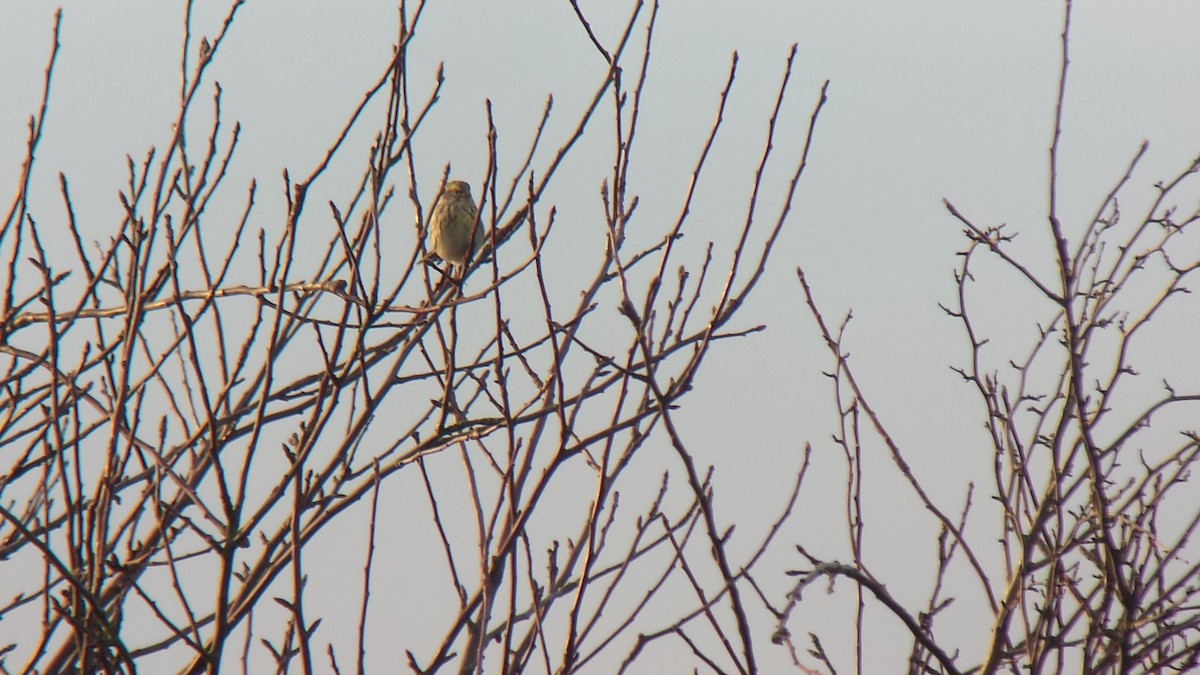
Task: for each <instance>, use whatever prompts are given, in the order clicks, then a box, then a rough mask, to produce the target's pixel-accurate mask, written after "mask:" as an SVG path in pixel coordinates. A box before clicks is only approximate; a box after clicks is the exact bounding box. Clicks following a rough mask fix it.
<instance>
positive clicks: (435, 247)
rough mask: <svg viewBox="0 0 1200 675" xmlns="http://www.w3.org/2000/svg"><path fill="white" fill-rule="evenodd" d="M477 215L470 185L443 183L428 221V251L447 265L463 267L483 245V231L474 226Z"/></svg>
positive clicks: (458, 182) (465, 183) (457, 182)
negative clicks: (443, 187) (442, 188)
mask: <svg viewBox="0 0 1200 675" xmlns="http://www.w3.org/2000/svg"><path fill="white" fill-rule="evenodd" d="M477 213H478V211H477V209H476V208H475V200H474V199H472V198H471V185H470V184H469V183H467V182H466V181H463V180H452V181H450V182H449V183H446V189H445V190H443V191H442V196H441V197H440V198H439V199H438V202H437V204H436V205H434V207H433V215H432V216H430V217H429V250H430V251H431V252H433V253H436V254H437V256H438V257H439V258H441V259H442V260H444V261H446V262H447V263H450V264H453V265H462V266H465V265H466V263H467V262H468V261H469V260H470V258H471V255H470V254H471V253H472V252H473V251H475V250H478V249H479V247H480V246H482V245H483V229H482V228H480V227H477V226H476V214H477Z"/></svg>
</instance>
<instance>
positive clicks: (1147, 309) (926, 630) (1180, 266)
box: [778, 2, 1200, 673]
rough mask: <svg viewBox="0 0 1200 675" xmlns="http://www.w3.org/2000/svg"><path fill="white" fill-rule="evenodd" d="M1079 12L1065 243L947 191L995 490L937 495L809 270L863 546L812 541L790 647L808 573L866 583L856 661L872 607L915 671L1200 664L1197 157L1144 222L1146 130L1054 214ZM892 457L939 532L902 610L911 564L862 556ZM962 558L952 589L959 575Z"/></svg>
mask: <svg viewBox="0 0 1200 675" xmlns="http://www.w3.org/2000/svg"><path fill="white" fill-rule="evenodd" d="M1066 7H1067V10H1066V16H1067V20H1066V25H1065V27H1064V31H1063V35H1062V50H1063V51H1062V64H1063V65H1062V70H1061V76H1060V80H1059V91H1058V104H1057V107H1056V117H1055V121H1056V124H1055V127H1054V137H1053V142H1052V144H1051V147H1050V153H1049V161H1050V179H1049V180H1050V184H1049V195H1050V201H1049V213H1048V216H1047V225H1048V229H1049V234H1050V236H1049V237H1047V238H1046V241H1049V242H1050V245H1051V246H1053V249H1054V250H1053V257H1052V259H1053V260H1054V263H1055V264H1054V268H1053V270H1052V271H1051V273H1044V272H1040V271H1038V269H1039V267H1038V265H1037V264H1036V263H1033V262H1030V260H1031V259H1036V255H1035V254H1036V253H1037V252H1036V251H1035V250H1032V249H1031V248H1030V247H1029V246H1020V245H1018V244H1017V243H1016V242H1015V241H1014V240H1015V238H1016V235H1017V231H1016V230H1015V229H1014V228H1012V227H1008V226H1005V225H999V226H984V225H980V224H978V223H977V221H976V220H975V219H974V218H973V217H971V216H969V215H966V214H964V213H962V212H960V210H959V209H958V208H956V207H955V206H954V205H953V204H952V203H951V202H950V201H946V204H945V205H946V208H947V210H948V211H949V213H950V214H951V215H952V216H953V218H955V219H956V220H957V222H958V223H960V224H961V225H962V226H963V228H964V229H963V232H964V234H965V236H966V239H967V244H966V247H965V248H964V249H963V250H962V252H961V263H960V266H959V268H958V270H957V273H956V279H957V282H958V284H957V298H956V301H955V302H954V303H952V304H950V305H949V306H944V307H943V309H944V310H945V312H946V313H947V314H948V315H950V316H951V317H953V318H954V319H955V320H957V321H959V322H960V323H961V325H962V327H963V330H964V333H965V336H966V338H967V345H968V347H969V350H970V351H969V353H970V357H969V359H968V360H967V362H966V363H965V364H963V365H959V366H955V367H954V370H955V372H957V373H958V374H959V375H961V377H962V380H963V381H964V382H965V383H966V385H967V386H968V387H969V388H970V390H971V392H972V394H973V396H974V397H975V398H977V400H978V401H979V402H980V403H981V404H982V410H983V413H984V414H983V422H984V426H985V428H986V430H987V435H988V438H990V447H989V448H987V453H986V457H987V460H986V461H988V462H989V463H990V465H991V470H990V472H989V473H990V474H991V477H992V482H991V483H990V484H987V485H986V486H985V485H974V484H972V485H970V486H968V487H967V488H966V493H965V500H964V502H963V506H962V507H961V510H957V509H956V510H957V511H958V512H954V511H951V510H947V508H946V507H945V506H944V505H942V504H939V503H938V502H937V500H936V499H934V498H933V497H932V496H930V487H931V486H932V481H933V480H936V478H929V477H925V476H922V475H920V474H919V472H917V471H914V470H913V469H912V468H911V466H910V461H911V458H912V457H913V456H914V455H913V449H910V448H905V447H903V445H902V444H901V443H900V442H899V441H897V439H896V438H895V437H894V435H893V433H892V432H891V431H890V430H889V425H888V424H887V423H886V422H885V421H884V419H883V418H884V417H886V416H885V415H881V414H880V413H879V411H877V410H876V408H875V406H874V405H873V404H872V403H871V400H872V396H871V393H870V392H869V391H866V390H865V388H864V387H863V386H862V385H861V384H860V381H859V380H858V379H857V378H856V377H855V370H854V368H853V367H852V365H851V362H850V360H849V359H848V357H847V354H846V351H845V349H844V347H843V340H844V336H845V331H846V328H847V324H848V323H849V315H847V317H846V320H845V321H842V322H841V323H840V324H835V323H834V322H831V321H830V320H829V318H828V315H827V314H825V313H823V311H822V309H821V306H820V303H819V302H818V295H819V293H815V292H814V290H813V289H812V288H811V287H810V284H809V283H808V281H807V279H806V277H805V274H804V272H803V271H802V270H799V280H800V284H801V288H802V290H803V295H804V299H805V301H806V302H807V304H808V307H809V309H810V310H811V314H812V316H813V317H814V318H815V319H816V322H817V326H818V328H819V330H820V333H821V335H822V336H823V337H824V339H825V342H826V344H827V345H828V347H829V350H830V353H831V355H832V357H833V368H832V370H831V372H830V373H829V376H830V378H831V380H832V382H833V385H834V400H835V404H836V410H837V414H838V419H840V421H841V424H840V427H839V429H840V430H839V433H838V435H837V436H836V438H835V439H834V441H835V443H836V445H837V446H839V447H840V448H841V450H842V451H843V453H844V456H845V458H846V462H847V465H848V467H849V480H848V482H847V485H846V488H845V495H846V513H847V521H846V528H847V531H848V534H849V536H850V541H851V549H852V552H853V559H852V560H850V561H847V562H837V561H832V560H828V559H823V558H822V557H821V556H819V555H818V553H817V552H812V551H809V550H806V549H805V548H803V547H801V548H800V549H799V551H800V553H801V555H802V557H803V558H804V559H805V564H806V566H805V568H804V569H802V570H797V571H796V572H795V575H796V577H797V583H796V586H795V588H794V590H793V592H792V593H791V595H790V597H789V602H788V605H787V606H786V608H785V609H784V611H783V612H782V614H783V616H784V619H783V620H782V621H781V624H780V629H779V633H778V638H779V639H780V640H781V641H784V642H786V643H787V644H789V645H790V646H791V647H792V649H793V652H795V646H794V642H795V638H794V637H793V636H792V635H791V633H790V632H789V629H788V626H789V625H792V626H793V627H794V626H795V625H796V624H798V623H801V620H800V619H799V617H800V616H802V614H803V612H802V607H803V602H802V599H803V593H802V592H803V591H804V590H805V589H807V587H808V586H809V585H811V584H813V583H814V582H818V581H822V580H825V579H827V580H828V583H834V580H836V579H845V580H848V582H849V583H848V584H847V583H846V581H842V582H839V583H838V584H837V587H838V588H845V587H846V586H849V587H850V588H853V589H855V591H856V593H857V594H856V595H855V596H854V600H853V603H854V604H855V607H856V612H855V614H854V616H855V623H854V626H853V629H854V632H855V643H856V645H857V652H856V656H855V657H854V658H853V662H854V666H855V667H856V668H857V670H858V671H860V672H861V671H862V669H863V650H864V648H866V647H867V646H869V645H871V644H874V643H876V640H875V639H874V636H872V635H869V634H865V633H864V623H865V616H866V615H867V614H868V613H870V612H874V611H876V608H879V611H880V612H882V613H884V614H886V615H889V616H891V617H892V618H893V619H896V620H899V622H900V625H902V626H903V630H905V631H906V632H908V633H909V634H910V635H911V638H912V644H913V647H912V652H911V657H910V666H909V668H910V672H913V673H917V672H942V673H968V672H979V673H993V672H999V671H1007V672H1011V673H1025V672H1063V671H1067V672H1088V673H1097V672H1114V673H1115V672H1121V673H1125V672H1168V671H1171V672H1183V671H1190V670H1191V669H1194V668H1195V667H1196V665H1197V663H1198V661H1200V611H1197V607H1198V603H1197V600H1198V599H1200V597H1198V594H1200V583H1198V580H1200V574H1198V573H1200V569H1198V567H1197V564H1198V563H1197V561H1198V559H1200V555H1198V554H1200V549H1198V548H1197V546H1196V544H1195V542H1194V538H1193V534H1194V532H1195V530H1196V528H1197V527H1198V526H1200V509H1198V508H1197V505H1198V504H1200V500H1198V499H1197V497H1196V494H1197V493H1196V487H1195V481H1194V478H1193V474H1192V472H1193V469H1194V468H1195V465H1196V462H1197V458H1198V454H1200V437H1198V436H1197V433H1198V432H1197V428H1196V419H1197V411H1198V410H1200V385H1198V384H1197V380H1196V378H1197V372H1196V368H1195V354H1196V345H1197V341H1196V335H1195V328H1196V323H1195V321H1194V317H1195V316H1196V315H1197V311H1198V309H1200V307H1198V306H1197V304H1196V302H1195V299H1194V296H1193V295H1191V291H1190V289H1189V285H1188V284H1189V283H1190V282H1192V281H1193V280H1194V279H1195V277H1196V274H1195V273H1196V270H1197V268H1200V255H1198V254H1197V253H1198V247H1197V244H1196V242H1197V236H1198V234H1197V220H1198V219H1200V209H1196V208H1194V207H1187V206H1181V205H1180V200H1185V201H1187V200H1194V196H1192V197H1189V196H1188V194H1189V193H1188V192H1187V189H1186V188H1185V187H1184V186H1185V183H1186V182H1187V181H1189V180H1191V181H1193V182H1194V178H1193V175H1194V174H1196V173H1197V170H1198V169H1200V159H1197V160H1196V161H1194V162H1192V163H1190V165H1188V166H1187V167H1185V168H1184V169H1183V170H1182V171H1181V172H1179V174H1178V175H1176V176H1175V177H1174V178H1172V179H1170V180H1169V181H1165V182H1161V183H1158V184H1157V185H1156V186H1155V188H1154V189H1155V195H1154V198H1153V200H1152V202H1151V203H1150V205H1149V207H1148V208H1146V210H1145V211H1144V212H1142V213H1141V214H1140V215H1132V216H1131V215H1130V214H1128V213H1124V212H1122V210H1121V208H1120V204H1121V197H1122V196H1123V195H1124V194H1126V193H1127V192H1128V191H1132V190H1136V189H1137V186H1136V185H1135V182H1134V181H1132V180H1131V179H1132V177H1133V175H1134V173H1135V168H1136V167H1137V164H1138V162H1139V160H1140V159H1141V158H1142V157H1143V155H1144V154H1145V152H1146V149H1147V146H1146V145H1145V144H1143V145H1142V147H1141V148H1140V149H1139V150H1138V152H1137V154H1136V156H1135V157H1134V158H1133V160H1132V161H1131V162H1130V163H1129V165H1128V167H1127V168H1126V170H1125V171H1124V174H1123V175H1122V176H1121V177H1120V179H1119V180H1117V182H1116V184H1115V185H1114V186H1113V188H1112V189H1111V191H1110V192H1109V193H1108V195H1107V196H1106V198H1105V199H1104V200H1103V202H1102V203H1101V204H1100V205H1099V206H1098V208H1097V209H1096V212H1095V214H1094V216H1093V217H1092V218H1091V219H1090V220H1088V221H1087V222H1084V223H1081V224H1079V223H1070V222H1065V221H1064V220H1063V219H1062V218H1061V217H1060V204H1059V200H1058V183H1059V179H1060V174H1059V162H1060V149H1059V139H1060V137H1061V135H1062V134H1063V133H1064V132H1068V130H1066V129H1064V128H1063V117H1062V109H1063V101H1064V100H1065V97H1066V94H1067V88H1068V87H1067V83H1068V77H1067V74H1068V68H1067V65H1068V63H1069V60H1068V44H1069V39H1068V38H1069V36H1070V13H1071V6H1070V2H1068V3H1067V5H1066ZM985 256H987V257H990V258H991V260H998V261H1000V262H1001V263H1002V265H1001V267H1000V268H999V269H1001V270H1002V271H1000V272H997V271H996V270H997V269H998V268H997V266H995V265H991V266H989V267H988V268H987V271H985V272H984V273H983V274H984V275H986V276H979V277H977V269H978V268H979V267H980V265H981V259H983V258H984V257H985ZM1043 258H1044V256H1043ZM989 262H990V261H989ZM1017 288H1021V289H1032V290H1031V291H1030V292H1031V293H1032V294H1033V295H1034V296H1036V298H1038V300H1037V301H1036V302H1032V303H1030V304H1028V306H1027V307H1025V309H1024V310H1023V312H1022V317H1023V319H1024V320H1025V321H1026V322H1027V323H1026V324H1025V329H1026V330H1025V335H1026V336H1031V337H1030V339H1029V341H1028V344H1027V345H1025V346H1024V347H1020V348H1017V350H1016V351H1012V349H1013V348H1012V347H1011V344H1012V340H1013V338H1012V327H1011V326H1010V327H1006V328H1007V329H1008V330H996V333H1004V335H999V337H1001V338H1003V339H1001V340H998V341H997V340H993V338H994V337H998V336H997V335H996V334H994V333H990V332H988V331H987V330H985V329H983V328H981V326H980V324H981V319H985V318H990V316H989V315H990V314H991V313H992V309H993V308H992V306H991V305H990V299H991V298H994V297H996V295H997V294H1001V293H1015V292H1017V291H1016V290H1014V289H1017ZM1022 292H1023V290H1022ZM992 330H995V328H993V329H992ZM1164 345H1165V347H1164ZM873 444H882V446H883V447H884V448H886V450H887V455H888V457H887V459H886V460H884V461H883V462H882V463H881V462H880V459H879V458H878V457H874V456H872V455H871V454H869V453H866V452H864V451H863V448H864V445H873ZM943 450H948V449H943ZM959 451H961V452H966V450H961V449H960V450H959ZM975 452H976V454H975V455H974V456H975V457H976V458H979V457H980V456H979V454H978V452H977V451H975ZM884 465H886V466H891V467H892V468H893V470H894V471H895V472H897V473H898V475H899V476H901V477H902V479H903V480H904V481H905V482H907V484H908V485H909V486H910V488H911V490H912V492H913V493H914V494H915V495H916V496H917V498H918V499H919V501H920V503H921V504H922V505H923V506H924V508H925V510H926V511H927V515H928V517H931V518H933V519H935V520H936V521H937V524H938V526H939V528H940V535H939V536H938V537H937V539H936V541H934V542H931V544H932V549H933V551H934V554H933V557H934V560H935V561H936V564H935V566H934V567H933V568H932V570H931V572H930V573H929V574H928V575H927V576H928V577H929V579H930V580H931V587H932V592H931V594H930V595H929V599H928V602H927V603H926V604H925V606H923V607H919V608H914V607H909V606H905V605H904V603H903V602H902V601H901V600H899V599H898V598H897V597H896V596H895V595H894V594H893V593H892V592H890V591H889V590H888V588H887V583H888V581H889V580H891V579H898V578H899V579H905V580H911V577H905V576H903V575H902V574H898V573H900V572H901V570H895V569H890V568H886V567H885V568H880V567H879V566H878V565H872V564H870V563H869V562H868V561H867V560H866V559H865V558H864V557H863V556H862V555H861V551H862V546H863V543H864V537H865V535H864V529H863V510H862V505H861V500H862V498H863V496H864V494H863V486H862V483H861V482H860V479H861V477H862V475H863V472H864V471H865V470H866V468H867V467H871V468H872V469H875V470H877V471H878V469H879V467H880V466H884ZM981 493H982V497H984V499H981ZM981 503H982V504H983V506H982V513H981V512H980V511H981V509H980V504H981ZM993 505H994V506H995V507H996V509H997V511H995V512H993V511H992V510H991V509H992V506H993ZM955 572H957V573H958V574H959V576H958V577H957V578H958V579H959V580H960V583H958V584H957V585H954V584H950V583H948V582H947V579H948V577H949V576H950V575H951V574H952V573H955ZM963 579H966V580H967V581H966V582H962V581H961V580H963ZM964 597H966V598H969V599H970V600H972V601H975V602H977V603H978V606H980V607H981V608H982V610H983V613H982V614H974V615H973V616H968V617H966V619H965V620H966V623H967V625H969V626H972V627H975V626H978V629H979V632H978V633H977V636H978V640H977V641H976V642H973V643H971V644H959V643H955V642H953V641H952V640H950V639H947V638H946V637H944V636H945V634H946V631H945V630H944V628H945V627H946V624H945V622H944V621H943V622H942V623H940V624H939V617H940V616H942V615H943V613H944V612H946V611H947V610H948V609H949V608H950V607H951V605H952V603H954V602H955V601H956V600H961V599H963V598H964ZM962 619H963V616H962V615H959V617H958V618H957V619H956V621H958V620H962ZM939 629H943V630H939ZM810 637H811V640H812V644H813V649H812V650H811V651H810V656H811V658H813V659H816V660H817V661H818V662H819V663H821V664H823V665H824V666H825V667H826V669H827V670H828V671H830V672H833V671H834V670H835V666H836V665H838V663H837V659H835V658H832V657H830V655H829V654H828V653H827V652H826V650H825V649H824V648H823V647H822V645H821V642H820V640H819V637H818V635H817V634H810ZM797 664H798V665H799V664H800V659H797Z"/></svg>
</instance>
